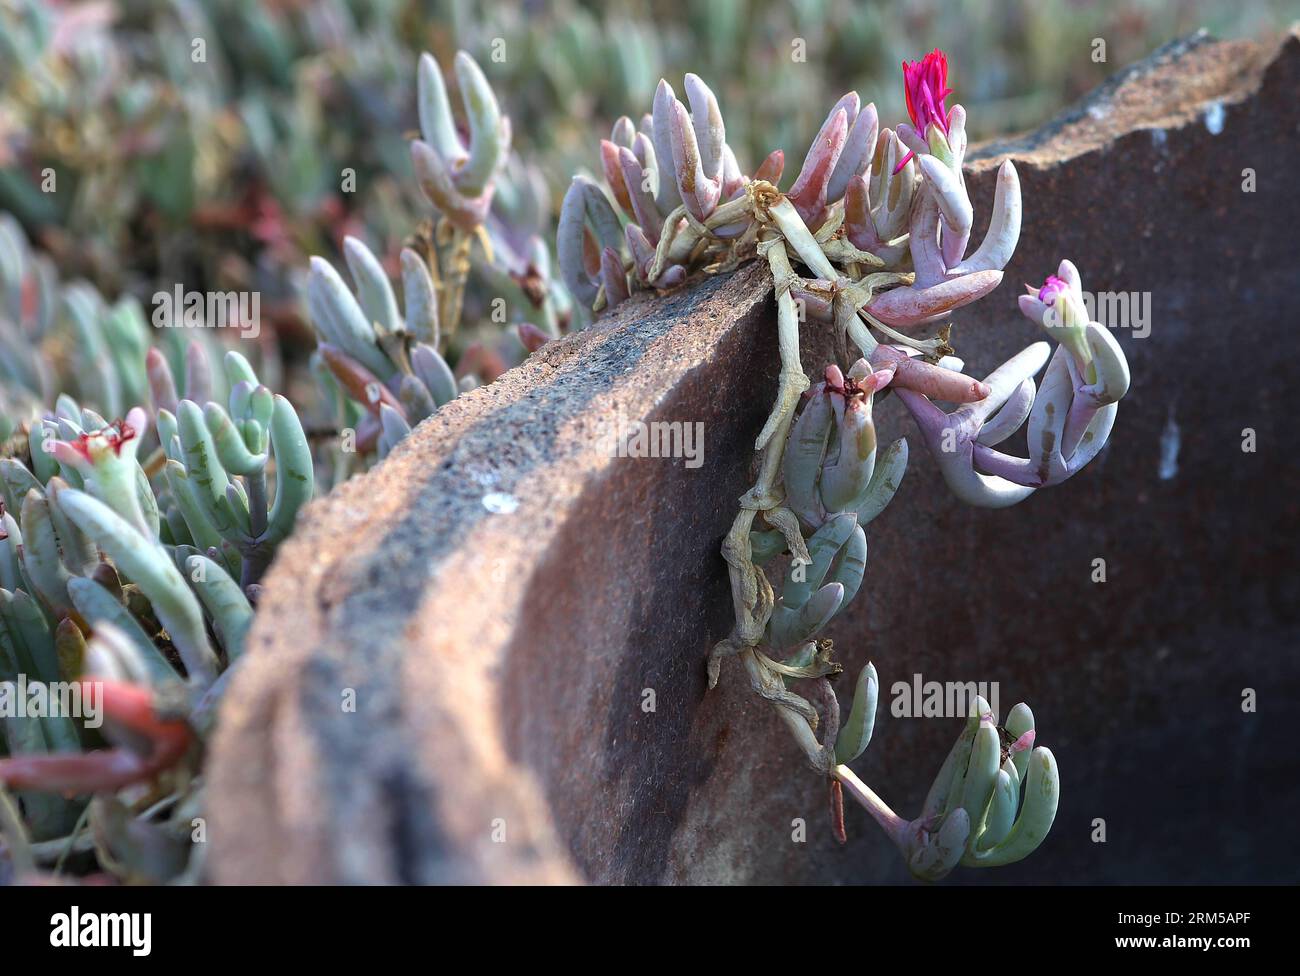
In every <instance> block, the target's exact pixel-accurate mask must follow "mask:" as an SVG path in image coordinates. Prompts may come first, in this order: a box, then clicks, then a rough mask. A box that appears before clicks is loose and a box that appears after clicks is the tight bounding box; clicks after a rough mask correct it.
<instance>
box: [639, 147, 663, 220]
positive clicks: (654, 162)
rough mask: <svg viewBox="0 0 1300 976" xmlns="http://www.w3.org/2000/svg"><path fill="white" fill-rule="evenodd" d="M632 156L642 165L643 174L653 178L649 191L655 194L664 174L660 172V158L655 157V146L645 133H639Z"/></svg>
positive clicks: (656, 203) (656, 204) (656, 205)
mask: <svg viewBox="0 0 1300 976" xmlns="http://www.w3.org/2000/svg"><path fill="white" fill-rule="evenodd" d="M632 155H634V156H635V157H636V161H637V162H638V163H640V164H641V170H642V172H644V173H645V174H646V176H647V177H649V178H651V180H652V182H651V185H650V187H649V189H650V192H652V193H654V192H655V191H656V188H657V187H658V186H659V180H660V179H661V178H662V173H661V172H660V170H659V157H658V156H656V155H655V145H654V143H653V142H651V141H650V137H649V136H647V135H646V134H645V133H643V132H638V133H637V134H636V138H635V139H633V140H632ZM658 207H659V204H658V198H657V197H656V201H655V209H656V210H658Z"/></svg>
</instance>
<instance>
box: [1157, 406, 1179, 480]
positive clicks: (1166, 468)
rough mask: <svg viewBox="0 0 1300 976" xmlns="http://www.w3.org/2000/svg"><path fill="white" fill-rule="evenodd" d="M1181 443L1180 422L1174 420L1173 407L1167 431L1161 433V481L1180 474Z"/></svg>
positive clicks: (1167, 423) (1167, 422)
mask: <svg viewBox="0 0 1300 976" xmlns="http://www.w3.org/2000/svg"><path fill="white" fill-rule="evenodd" d="M1181 441H1182V434H1181V432H1180V431H1179V429H1178V421H1176V420H1174V411H1173V408H1172V407H1171V408H1170V410H1169V419H1168V420H1166V421H1165V429H1164V430H1162V431H1161V432H1160V472H1159V473H1160V480H1161V481H1169V480H1170V479H1171V478H1173V477H1174V475H1176V474H1178V447H1179V444H1180V443H1181Z"/></svg>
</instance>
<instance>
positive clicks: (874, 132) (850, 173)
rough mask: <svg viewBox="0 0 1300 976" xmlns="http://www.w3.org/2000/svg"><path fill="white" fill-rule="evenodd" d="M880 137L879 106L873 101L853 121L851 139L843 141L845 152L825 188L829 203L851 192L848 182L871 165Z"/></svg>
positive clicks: (849, 137)
mask: <svg viewBox="0 0 1300 976" xmlns="http://www.w3.org/2000/svg"><path fill="white" fill-rule="evenodd" d="M879 134H880V118H879V116H878V115H877V114H876V105H875V103H874V102H872V103H870V104H868V105H867V106H866V107H865V108H864V109H862V111H860V112H858V113H857V117H856V118H855V119H853V122H852V128H850V129H849V134H848V138H847V139H846V140H845V142H844V149H843V150H842V151H841V152H840V158H839V161H838V162H836V164H835V169H834V171H833V172H832V173H831V178H830V182H829V183H827V185H826V199H827V201H828V202H830V203H834V202H835V201H836V200H839V199H840V198H841V197H843V196H844V194H845V192H846V191H847V189H848V184H849V180H850V179H852V178H853V177H855V176H858V175H860V174H861V173H863V172H864V171H865V170H866V169H867V167H869V166H870V165H871V159H872V157H873V156H874V155H875V153H876V139H877V138H878V137H879Z"/></svg>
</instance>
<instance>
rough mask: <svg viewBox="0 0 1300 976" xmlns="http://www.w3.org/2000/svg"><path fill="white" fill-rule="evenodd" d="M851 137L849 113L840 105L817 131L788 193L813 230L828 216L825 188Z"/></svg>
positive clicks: (804, 220) (805, 221) (803, 218)
mask: <svg viewBox="0 0 1300 976" xmlns="http://www.w3.org/2000/svg"><path fill="white" fill-rule="evenodd" d="M847 137H848V114H847V113H846V112H845V111H844V109H842V108H837V109H836V110H835V111H834V112H833V113H832V114H831V116H830V118H828V119H827V120H826V121H825V123H823V125H822V127H821V131H820V132H818V133H817V138H816V139H814V140H813V144H812V146H810V147H809V149H808V155H807V156H805V157H804V161H803V169H801V170H800V171H799V178H798V179H796V180H795V182H794V186H792V187H791V188H790V192H789V193H788V194H786V196H787V197H788V198H789V200H790V202H791V203H793V204H794V208H795V210H796V211H798V213H799V216H800V218H801V219H802V220H803V222H804V223H805V224H807V225H808V227H809V229H810V230H816V229H817V228H818V227H820V226H821V224H822V222H823V221H824V220H825V216H826V187H827V184H828V182H829V181H830V177H831V173H832V172H833V171H834V169H835V164H836V163H837V162H838V161H839V158H840V153H841V152H842V151H843V149H844V140H845V139H846V138H847Z"/></svg>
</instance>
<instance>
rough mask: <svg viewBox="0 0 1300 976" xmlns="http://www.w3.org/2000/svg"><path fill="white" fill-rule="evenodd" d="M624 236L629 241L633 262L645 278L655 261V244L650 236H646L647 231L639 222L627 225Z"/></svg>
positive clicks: (628, 245) (629, 251) (628, 248)
mask: <svg viewBox="0 0 1300 976" xmlns="http://www.w3.org/2000/svg"><path fill="white" fill-rule="evenodd" d="M623 236H624V239H625V240H626V241H627V251H628V253H629V254H631V255H632V264H633V266H634V267H635V268H636V270H637V274H638V275H640V276H641V277H642V278H644V277H645V274H646V272H648V271H649V270H650V265H651V263H652V262H653V261H654V258H655V246H654V244H652V243H651V241H650V238H648V237H646V236H645V231H643V230H642V229H641V227H640V225H638V224H628V225H627V226H625V227H624V228H623Z"/></svg>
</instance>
